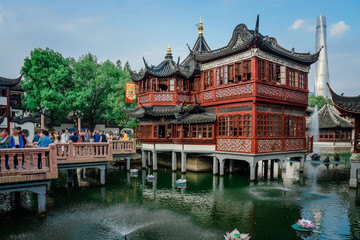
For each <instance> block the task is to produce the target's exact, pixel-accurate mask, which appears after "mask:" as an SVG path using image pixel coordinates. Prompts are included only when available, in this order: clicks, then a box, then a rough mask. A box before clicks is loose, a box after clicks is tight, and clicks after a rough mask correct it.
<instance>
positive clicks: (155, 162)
mask: <svg viewBox="0 0 360 240" xmlns="http://www.w3.org/2000/svg"><path fill="white" fill-rule="evenodd" d="M153 171H157V152H156V150H153Z"/></svg>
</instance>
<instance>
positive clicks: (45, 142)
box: [38, 129, 51, 148]
mask: <svg viewBox="0 0 360 240" xmlns="http://www.w3.org/2000/svg"><path fill="white" fill-rule="evenodd" d="M50 143H51V138H50V137H49V132H48V131H46V130H44V129H42V130H41V133H40V139H39V142H38V147H40V148H44V147H48V146H49V145H50Z"/></svg>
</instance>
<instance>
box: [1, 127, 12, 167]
mask: <svg viewBox="0 0 360 240" xmlns="http://www.w3.org/2000/svg"><path fill="white" fill-rule="evenodd" d="M8 143H9V134H8V132H7V131H6V129H4V130H2V131H1V133H0V149H5V148H8V147H9V146H8ZM5 168H7V169H9V168H10V166H9V155H5ZM0 169H1V166H0Z"/></svg>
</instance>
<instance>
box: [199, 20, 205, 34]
mask: <svg viewBox="0 0 360 240" xmlns="http://www.w3.org/2000/svg"><path fill="white" fill-rule="evenodd" d="M198 29H199V36H202V35H203V30H204V27H203V25H202V22H201V17H200V22H199V27H198Z"/></svg>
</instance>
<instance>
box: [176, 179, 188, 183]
mask: <svg viewBox="0 0 360 240" xmlns="http://www.w3.org/2000/svg"><path fill="white" fill-rule="evenodd" d="M186 182H187V180H186V179H178V180H176V182H175V183H176V184H186Z"/></svg>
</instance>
